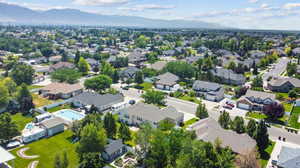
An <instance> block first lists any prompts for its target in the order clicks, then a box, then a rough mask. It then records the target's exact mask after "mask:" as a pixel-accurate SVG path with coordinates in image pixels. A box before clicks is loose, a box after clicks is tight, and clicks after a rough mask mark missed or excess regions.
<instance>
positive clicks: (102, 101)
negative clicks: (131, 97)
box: [72, 92, 126, 112]
mask: <svg viewBox="0 0 300 168" xmlns="http://www.w3.org/2000/svg"><path fill="white" fill-rule="evenodd" d="M72 102H73V104H74V105H75V106H77V107H87V106H89V107H91V106H92V105H94V106H96V107H97V108H98V110H99V111H100V112H106V111H111V110H118V109H120V108H123V107H125V106H126V103H125V102H124V96H123V95H122V94H98V93H94V92H83V93H81V94H79V95H77V96H75V97H73V98H72Z"/></svg>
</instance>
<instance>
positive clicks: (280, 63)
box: [263, 57, 290, 81]
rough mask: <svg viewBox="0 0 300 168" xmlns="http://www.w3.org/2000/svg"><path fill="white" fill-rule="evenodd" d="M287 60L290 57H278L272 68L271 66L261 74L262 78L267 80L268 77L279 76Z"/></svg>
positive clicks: (284, 68)
mask: <svg viewBox="0 0 300 168" xmlns="http://www.w3.org/2000/svg"><path fill="white" fill-rule="evenodd" d="M289 61H290V59H289V58H287V57H282V58H280V59H279V60H278V62H277V63H276V64H275V65H274V68H272V69H271V70H270V71H269V72H266V73H265V74H264V75H263V80H264V81H267V79H268V78H269V77H279V76H280V75H281V74H282V73H283V72H284V71H285V70H286V67H287V64H288V63H289Z"/></svg>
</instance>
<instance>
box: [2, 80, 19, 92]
mask: <svg viewBox="0 0 300 168" xmlns="http://www.w3.org/2000/svg"><path fill="white" fill-rule="evenodd" d="M2 83H3V85H4V86H5V87H6V88H7V89H8V93H9V96H13V94H14V93H15V92H16V91H17V84H16V83H15V82H14V81H13V80H12V79H11V78H9V77H7V78H4V79H3V80H2Z"/></svg>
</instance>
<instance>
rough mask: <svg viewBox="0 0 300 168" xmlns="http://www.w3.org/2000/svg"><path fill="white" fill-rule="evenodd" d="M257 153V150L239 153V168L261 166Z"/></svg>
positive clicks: (256, 167) (258, 167) (237, 160)
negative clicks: (243, 153)
mask: <svg viewBox="0 0 300 168" xmlns="http://www.w3.org/2000/svg"><path fill="white" fill-rule="evenodd" d="M257 155H258V154H257V152H256V151H255V150H254V151H250V152H247V154H245V155H238V157H237V159H236V163H237V166H238V167H239V168H260V165H259V161H258V160H257Z"/></svg>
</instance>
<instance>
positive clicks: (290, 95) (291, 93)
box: [288, 89, 297, 99]
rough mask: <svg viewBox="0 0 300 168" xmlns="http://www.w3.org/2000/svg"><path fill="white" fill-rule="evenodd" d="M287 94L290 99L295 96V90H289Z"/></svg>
mask: <svg viewBox="0 0 300 168" xmlns="http://www.w3.org/2000/svg"><path fill="white" fill-rule="evenodd" d="M288 95H289V98H291V99H295V98H297V92H296V91H295V90H294V89H293V90H290V91H289V93H288Z"/></svg>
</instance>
